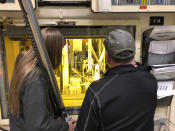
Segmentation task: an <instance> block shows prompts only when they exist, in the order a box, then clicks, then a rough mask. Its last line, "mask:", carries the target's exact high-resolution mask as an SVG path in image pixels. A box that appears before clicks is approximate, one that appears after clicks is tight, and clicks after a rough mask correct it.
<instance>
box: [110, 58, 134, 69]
mask: <svg viewBox="0 0 175 131" xmlns="http://www.w3.org/2000/svg"><path fill="white" fill-rule="evenodd" d="M121 65H133V66H134V67H137V64H136V62H135V61H134V60H131V61H130V62H128V63H115V62H112V64H111V68H113V67H116V66H121Z"/></svg>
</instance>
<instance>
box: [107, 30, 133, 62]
mask: <svg viewBox="0 0 175 131" xmlns="http://www.w3.org/2000/svg"><path fill="white" fill-rule="evenodd" d="M104 45H105V47H106V50H107V51H108V53H109V54H110V56H111V57H112V58H113V59H114V60H116V59H122V60H125V59H128V58H131V57H133V56H134V55H135V41H134V38H133V36H132V35H131V34H130V33H129V32H127V31H125V30H121V29H116V30H114V31H112V32H110V33H109V35H108V36H107V37H106V39H105V41H104ZM126 51H127V52H128V53H127V55H122V53H123V52H126Z"/></svg>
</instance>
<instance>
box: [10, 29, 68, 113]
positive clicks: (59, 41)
mask: <svg viewBox="0 0 175 131" xmlns="http://www.w3.org/2000/svg"><path fill="white" fill-rule="evenodd" d="M41 33H42V36H43V40H44V43H45V45H46V49H47V52H48V55H49V58H50V61H51V64H52V66H53V69H55V68H57V67H58V66H59V64H60V63H61V58H62V48H63V46H64V44H65V40H64V36H63V35H62V34H61V33H60V31H59V30H57V29H55V28H51V27H48V28H44V29H42V30H41ZM36 66H37V57H36V55H35V52H34V50H33V49H30V50H29V51H25V52H22V53H20V54H19V55H18V57H17V59H16V62H15V67H14V72H13V75H12V80H11V84H10V92H9V111H10V113H11V114H13V115H17V116H19V113H20V88H21V85H22V83H23V81H24V79H25V77H26V76H27V75H28V74H29V73H30V72H32V70H34V68H36Z"/></svg>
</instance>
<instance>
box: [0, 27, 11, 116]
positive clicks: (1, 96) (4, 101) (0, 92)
mask: <svg viewBox="0 0 175 131" xmlns="http://www.w3.org/2000/svg"><path fill="white" fill-rule="evenodd" d="M0 35H1V36H0V62H1V63H0V70H1V74H0V100H1V116H2V118H3V119H5V118H8V91H9V83H8V72H7V62H6V53H5V43H4V35H3V31H2V28H1V27H0Z"/></svg>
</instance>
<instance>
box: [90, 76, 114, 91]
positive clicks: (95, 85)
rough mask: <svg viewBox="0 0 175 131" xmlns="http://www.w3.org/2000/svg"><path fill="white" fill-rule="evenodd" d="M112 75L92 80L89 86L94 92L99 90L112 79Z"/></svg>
mask: <svg viewBox="0 0 175 131" xmlns="http://www.w3.org/2000/svg"><path fill="white" fill-rule="evenodd" d="M111 77H112V76H104V77H102V78H101V79H99V80H96V81H94V82H92V83H91V84H90V86H89V88H91V89H92V90H93V91H94V92H98V91H99V90H100V89H101V88H103V86H105V85H106V83H108V82H109V81H110V80H111Z"/></svg>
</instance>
